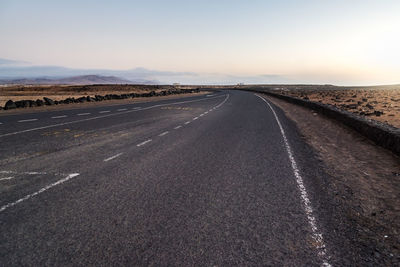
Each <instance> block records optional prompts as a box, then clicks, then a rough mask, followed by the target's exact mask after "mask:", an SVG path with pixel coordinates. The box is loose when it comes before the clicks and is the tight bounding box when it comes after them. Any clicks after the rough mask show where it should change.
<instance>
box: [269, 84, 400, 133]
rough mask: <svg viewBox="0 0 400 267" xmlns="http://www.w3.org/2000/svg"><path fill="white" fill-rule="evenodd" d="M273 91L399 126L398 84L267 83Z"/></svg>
mask: <svg viewBox="0 0 400 267" xmlns="http://www.w3.org/2000/svg"><path fill="white" fill-rule="evenodd" d="M261 88H262V89H266V90H270V91H273V92H275V93H280V94H283V95H289V96H293V97H297V98H301V99H305V100H310V101H314V102H320V103H324V104H328V105H332V106H335V107H337V108H340V109H344V110H347V111H350V112H353V113H355V114H357V115H360V116H363V117H367V118H369V119H373V120H377V121H380V122H383V123H386V124H389V125H392V126H394V127H397V128H400V86H374V87H336V86H329V85H326V86H315V85H306V86H294V85H293V86H278V85H277V86H269V87H261Z"/></svg>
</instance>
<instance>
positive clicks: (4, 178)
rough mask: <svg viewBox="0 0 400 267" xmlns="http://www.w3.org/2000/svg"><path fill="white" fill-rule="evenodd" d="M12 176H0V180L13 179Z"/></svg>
mask: <svg viewBox="0 0 400 267" xmlns="http://www.w3.org/2000/svg"><path fill="white" fill-rule="evenodd" d="M13 178H14V177H13V176H10V177H4V178H0V181H5V180H11V179H13Z"/></svg>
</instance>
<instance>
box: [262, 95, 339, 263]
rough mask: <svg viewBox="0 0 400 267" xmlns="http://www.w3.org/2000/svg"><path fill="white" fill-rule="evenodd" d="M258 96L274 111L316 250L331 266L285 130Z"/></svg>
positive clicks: (324, 261)
mask: <svg viewBox="0 0 400 267" xmlns="http://www.w3.org/2000/svg"><path fill="white" fill-rule="evenodd" d="M256 96H258V97H259V98H261V99H262V100H263V101H264V102H265V103H267V104H268V106H269V108H270V109H271V110H272V113H273V114H274V116H275V120H276V122H277V123H278V126H279V129H280V131H281V134H282V137H283V141H284V143H285V147H286V151H287V154H288V156H289V160H290V162H291V165H292V169H293V173H294V176H295V177H296V182H297V186H298V188H299V190H300V195H301V199H302V201H303V204H304V210H305V212H306V215H307V219H308V223H309V224H310V226H311V230H312V238H313V239H314V241H315V246H316V248H317V250H318V255H319V257H320V258H321V260H322V263H323V266H331V265H330V263H329V262H328V259H329V257H328V255H327V252H326V246H325V243H324V239H323V237H322V233H321V232H320V231H319V230H318V227H317V222H316V219H315V217H314V215H313V209H312V206H311V201H310V199H309V197H308V193H307V190H306V188H305V186H304V182H303V178H302V177H301V175H300V171H299V169H298V168H297V163H296V160H295V159H294V156H293V152H292V148H291V147H290V145H289V141H288V139H287V137H286V134H285V131H284V130H283V127H282V124H281V122H280V121H279V119H278V116H277V115H276V113H275V110H274V109H273V108H272V106H271V105H270V103H268V101H267V100H265V99H264V98H263V97H261V96H259V95H256Z"/></svg>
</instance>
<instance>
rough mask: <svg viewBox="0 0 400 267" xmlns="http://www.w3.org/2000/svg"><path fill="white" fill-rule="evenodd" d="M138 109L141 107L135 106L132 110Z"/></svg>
mask: <svg viewBox="0 0 400 267" xmlns="http://www.w3.org/2000/svg"><path fill="white" fill-rule="evenodd" d="M138 109H141V107H136V108H133V110H138Z"/></svg>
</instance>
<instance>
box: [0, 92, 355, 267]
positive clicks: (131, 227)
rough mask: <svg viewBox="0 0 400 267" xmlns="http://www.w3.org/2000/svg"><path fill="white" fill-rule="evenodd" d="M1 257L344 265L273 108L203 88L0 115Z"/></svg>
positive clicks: (302, 156)
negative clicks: (172, 95)
mask: <svg viewBox="0 0 400 267" xmlns="http://www.w3.org/2000/svg"><path fill="white" fill-rule="evenodd" d="M0 123H1V124H0V143H1V145H0V188H1V189H0V192H1V194H0V232H1V234H0V262H1V265H3V266H14V265H34V266H43V265H51V266H54V265H81V266H82V265H83V266H86V265H155V266H167V265H178V266H190V265H197V266H214V265H215V266H217V265H218V266H231V265H240V266H243V265H294V266H314V265H315V266H321V265H329V264H334V263H339V264H345V263H346V261H345V259H344V258H343V257H342V254H341V253H342V250H348V249H349V248H345V249H342V248H341V244H338V241H337V240H336V239H335V238H334V236H335V234H333V233H332V232H331V230H330V228H329V227H330V226H329V223H326V222H325V217H324V216H325V215H324V212H323V211H324V210H326V209H327V208H328V207H324V206H323V204H321V203H322V202H319V200H321V197H319V196H318V194H322V193H321V192H317V190H316V188H315V187H313V183H312V179H313V177H317V176H318V177H324V176H325V174H324V173H323V172H322V171H320V170H316V168H317V165H316V164H317V163H316V160H315V158H314V156H313V154H312V153H311V152H310V150H309V149H308V148H307V145H306V144H305V143H304V141H303V139H302V138H301V136H300V135H299V134H298V132H297V130H296V127H295V126H294V125H293V124H292V123H291V122H290V121H288V120H287V119H286V118H285V116H284V114H283V113H282V111H280V110H279V109H277V108H276V107H275V106H272V105H270V103H268V101H265V100H263V99H262V98H260V97H259V96H257V95H254V94H252V93H248V92H239V91H215V92H213V93H210V94H208V95H201V96H189V97H184V98H179V99H169V100H160V101H156V102H149V103H132V104H121V105H113V106H101V107H99V106H95V107H86V108H80V109H72V110H59V111H50V112H34V111H32V112H30V113H23V114H17V115H4V116H0Z"/></svg>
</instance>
